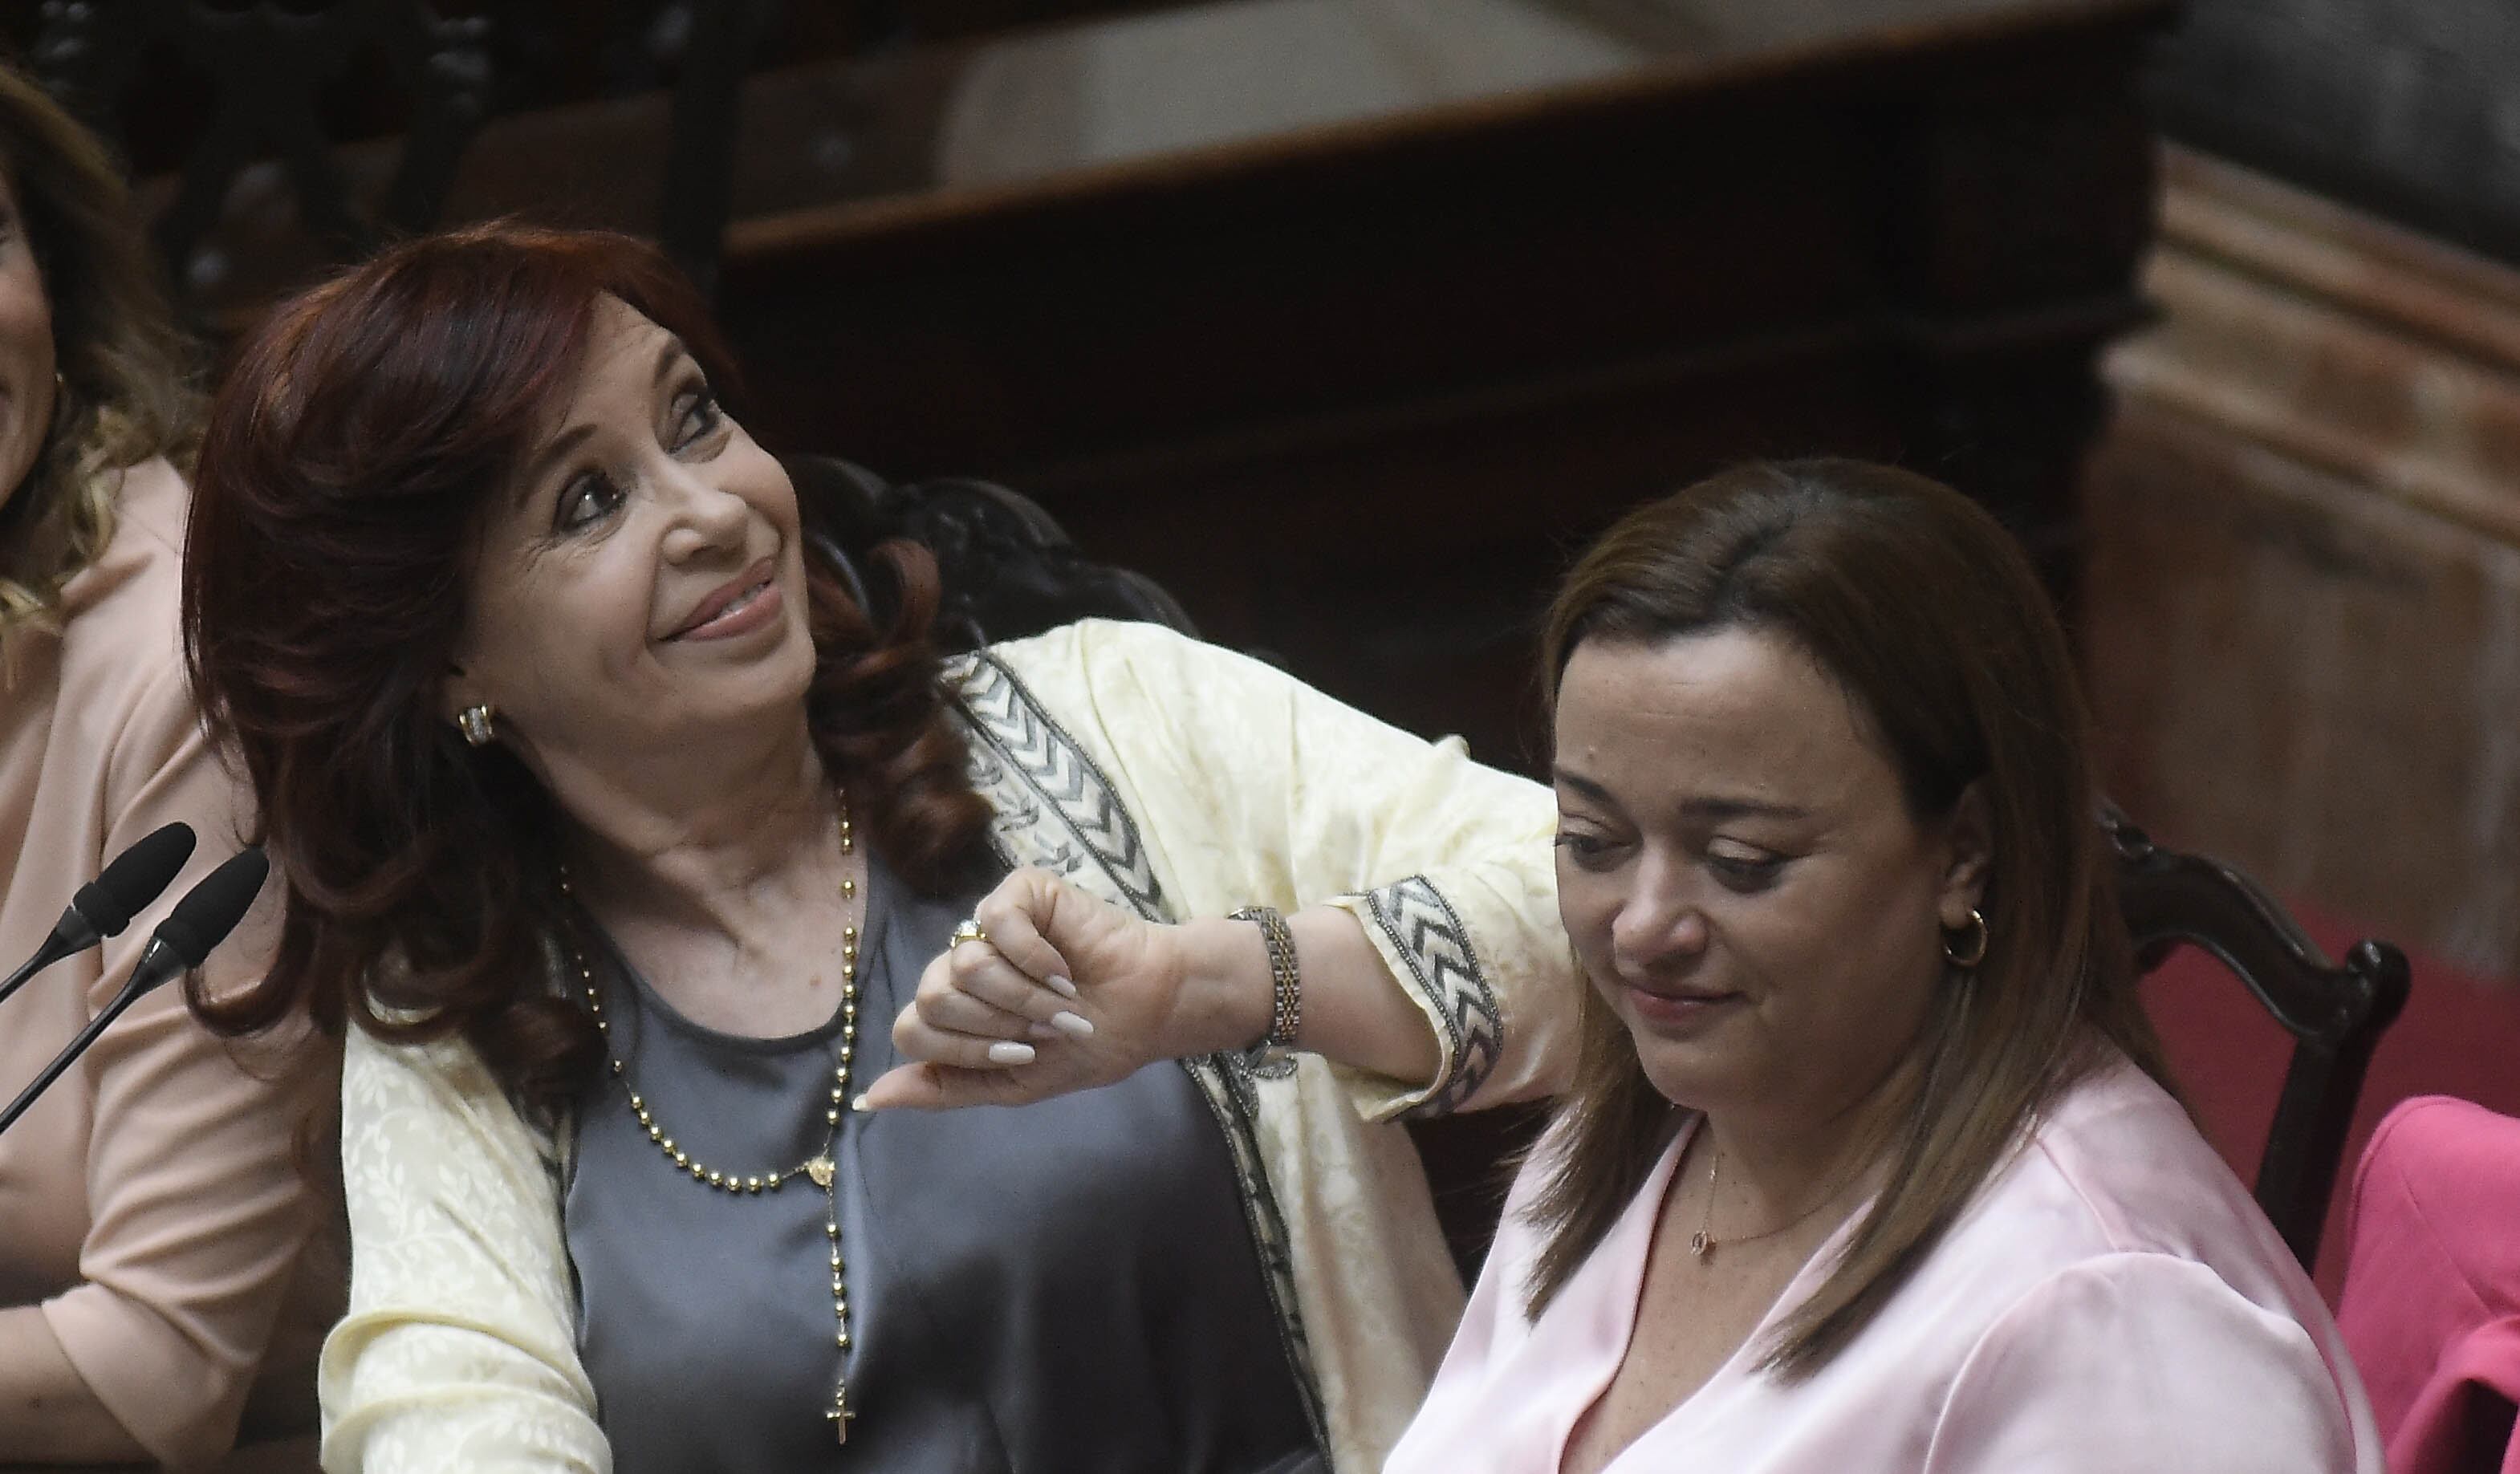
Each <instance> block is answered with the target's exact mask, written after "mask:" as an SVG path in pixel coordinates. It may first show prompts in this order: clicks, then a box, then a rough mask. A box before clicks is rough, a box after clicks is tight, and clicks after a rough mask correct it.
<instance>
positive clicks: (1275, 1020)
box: [1228, 906, 1304, 1050]
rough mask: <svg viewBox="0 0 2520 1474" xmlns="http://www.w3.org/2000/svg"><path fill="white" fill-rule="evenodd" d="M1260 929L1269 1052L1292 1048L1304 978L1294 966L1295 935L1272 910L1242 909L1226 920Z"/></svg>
mask: <svg viewBox="0 0 2520 1474" xmlns="http://www.w3.org/2000/svg"><path fill="white" fill-rule="evenodd" d="M1228 919H1230V920H1235V921H1249V922H1251V923H1252V924H1253V925H1255V926H1257V927H1259V928H1260V945H1261V946H1263V947H1264V948H1266V949H1268V953H1269V990H1270V1000H1269V1037H1268V1038H1266V1039H1264V1040H1262V1041H1261V1043H1262V1044H1264V1045H1266V1046H1267V1047H1269V1048H1271V1049H1277V1050H1291V1049H1293V1048H1294V1047H1295V1028H1296V1026H1297V1025H1298V1024H1300V1023H1302V1022H1303V1018H1304V976H1303V973H1302V972H1301V971H1300V970H1298V969H1297V967H1296V966H1295V935H1294V933H1293V932H1290V931H1288V930H1287V929H1286V918H1285V917H1284V916H1280V915H1279V914H1278V909H1277V908H1276V907H1274V906H1246V907H1244V908H1242V909H1241V910H1240V911H1238V912H1236V913H1234V915H1233V916H1231V917H1229V918H1228Z"/></svg>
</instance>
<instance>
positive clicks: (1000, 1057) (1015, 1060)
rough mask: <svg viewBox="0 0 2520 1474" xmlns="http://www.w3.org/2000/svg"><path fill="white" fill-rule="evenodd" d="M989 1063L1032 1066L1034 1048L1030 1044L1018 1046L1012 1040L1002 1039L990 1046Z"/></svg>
mask: <svg viewBox="0 0 2520 1474" xmlns="http://www.w3.org/2000/svg"><path fill="white" fill-rule="evenodd" d="M989 1063H991V1064H1030V1063H1032V1046H1031V1045H1028V1044H1017V1043H1015V1042H1014V1041H1013V1040H1012V1039H1001V1040H999V1041H998V1042H997V1043H996V1044H993V1045H991V1046H989Z"/></svg>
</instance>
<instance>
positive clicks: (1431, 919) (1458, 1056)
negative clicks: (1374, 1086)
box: [1365, 875, 1505, 1116]
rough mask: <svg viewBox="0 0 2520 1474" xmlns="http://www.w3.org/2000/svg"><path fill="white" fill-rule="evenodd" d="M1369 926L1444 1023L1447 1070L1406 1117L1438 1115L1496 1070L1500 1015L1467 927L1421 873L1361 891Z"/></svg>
mask: <svg viewBox="0 0 2520 1474" xmlns="http://www.w3.org/2000/svg"><path fill="white" fill-rule="evenodd" d="M1365 900H1366V904H1367V905H1368V906H1369V907H1371V908H1372V909H1373V919H1374V922H1375V924H1377V925H1379V926H1380V927H1381V928H1382V934H1383V935H1384V936H1386V937H1388V938H1390V940H1391V945H1392V948H1393V949H1394V950H1395V951H1397V952H1398V953H1399V954H1400V956H1401V958H1402V960H1405V961H1406V962H1408V964H1409V974H1410V975H1409V978H1408V981H1409V983H1410V984H1411V985H1412V986H1414V987H1416V988H1417V990H1418V994H1419V996H1420V997H1422V998H1424V999H1425V1000H1426V1002H1427V1003H1428V1004H1430V1005H1432V1007H1433V1012H1434V1014H1435V1016H1436V1017H1437V1018H1439V1019H1441V1020H1443V1024H1444V1033H1445V1037H1446V1049H1445V1058H1446V1060H1447V1063H1448V1069H1447V1071H1446V1073H1445V1076H1444V1078H1443V1079H1442V1080H1441V1081H1439V1082H1437V1083H1436V1086H1435V1091H1434V1093H1433V1094H1430V1095H1429V1096H1427V1098H1426V1101H1425V1103H1424V1104H1422V1105H1419V1106H1418V1107H1417V1108H1416V1109H1414V1110H1412V1111H1411V1112H1410V1113H1409V1114H1411V1115H1413V1116H1440V1115H1445V1114H1448V1113H1450V1112H1452V1111H1456V1110H1459V1109H1461V1108H1462V1106H1463V1104H1465V1103H1466V1102H1467V1101H1468V1100H1469V1098H1470V1097H1471V1096H1472V1095H1475V1094H1478V1090H1479V1087H1480V1086H1481V1085H1483V1084H1485V1083H1486V1082H1487V1078H1488V1075H1489V1074H1490V1073H1491V1072H1493V1071H1494V1070H1495V1069H1496V1065H1497V1056H1498V1054H1499V1053H1500V1052H1501V1051H1502V1050H1503V1049H1504V1045H1505V1014H1504V1013H1503V1011H1502V1010H1500V1009H1499V1008H1498V1007H1497V1001H1496V990H1495V989H1494V988H1492V987H1490V986H1488V980H1487V977H1486V975H1485V974H1483V973H1481V972H1480V971H1479V958H1478V954H1477V953H1476V952H1475V951H1473V950H1472V949H1471V947H1470V933H1469V928H1468V927H1465V926H1463V924H1462V918H1461V917H1460V916H1456V915H1454V913H1453V907H1452V903H1451V902H1449V901H1446V900H1445V899H1444V893H1443V892H1442V891H1440V890H1437V889H1436V888H1435V883H1434V882H1433V881H1431V880H1429V879H1427V878H1426V877H1425V876H1423V875H1412V876H1410V877H1409V878H1407V879H1405V880H1396V881H1394V882H1392V883H1391V884H1389V885H1386V886H1383V887H1382V888H1380V889H1379V890H1372V891H1368V892H1366V893H1365Z"/></svg>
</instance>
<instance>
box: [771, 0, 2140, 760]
mask: <svg viewBox="0 0 2520 1474" xmlns="http://www.w3.org/2000/svg"><path fill="white" fill-rule="evenodd" d="M1458 3H1460V4H1463V5H1471V4H1473V3H1475V5H1476V8H1478V9H1479V10H1480V11H1481V12H1482V14H1483V16H1484V18H1485V22H1486V24H1485V26H1484V27H1480V26H1469V27H1463V29H1462V30H1460V31H1448V30H1443V29H1439V28H1436V27H1433V26H1432V25H1431V24H1429V23H1427V22H1422V21H1421V22H1417V25H1416V28H1414V29H1413V28H1412V25H1411V23H1410V18H1411V17H1413V16H1420V15H1423V14H1427V13H1429V12H1428V8H1427V7H1425V6H1422V5H1411V4H1407V3H1404V0H1339V3H1331V0H1259V3H1246V4H1241V5H1227V6H1208V7H1199V8H1194V9H1193V10H1190V11H1182V12H1172V13H1166V14H1161V15H1155V16H1146V17H1130V18H1126V19H1123V20H1120V21H1112V22H1101V23H1098V24H1096V25H1092V26H1086V27H1077V28H1073V29H1068V30H1061V31H1053V32H1045V33H1039V34H1033V35H1027V36H1019V37H1012V38H1010V37H1003V36H1002V37H997V38H993V39H987V40H982V41H978V42H972V43H969V44H966V45H960V46H955V47H946V48H937V49H932V50H931V51H928V52H924V53H921V54H919V55H917V56H914V57H910V58H906V59H900V60H897V61H894V62H888V63H885V64H881V65H877V64H861V65H860V66H859V67H856V68H854V69H853V70H851V71H850V72H849V73H848V74H847V75H846V76H843V77H840V78H838V79H836V80H832V81H829V82H828V84H827V85H828V86H829V87H830V88H831V89H832V91H831V93H830V96H831V97H832V98H840V97H847V98H852V99H854V100H855V102H854V104H853V106H854V108H855V110H856V116H857V117H859V118H860V119H862V121H861V122H859V123H858V124H857V125H856V129H855V132H854V133H852V134H850V135H848V136H851V137H854V138H856V139H857V140H858V143H857V145H856V147H857V148H859V149H860V150H861V153H860V154H859V155H858V156H857V158H858V159H859V160H860V162H859V165H858V166H860V167H864V168H867V169H871V170H873V169H879V170H880V172H882V173H883V174H884V175H886V176H887V177H886V179H885V182H884V187H883V188H882V190H881V191H880V193H876V194H871V195H868V196H863V197H860V198H852V199H845V200H841V201H836V202H829V203H822V204H812V205H805V206H799V207H792V208H784V209H770V210H757V211H754V212H751V213H749V214H747V215H745V216H744V217H743V218H740V219H739V220H738V222H737V224H736V226H735V228H734V230H733V231H732V233H731V235H730V238H729V253H728V261H727V270H726V276H725V279H724V281H725V287H724V296H723V305H724V312H725V317H726V320H727V323H728V326H729V328H730V330H731V331H732V333H733V335H735V337H736V339H737V341H738V343H739V345H740V347H741V348H742V351H743V353H744V355H745V357H746V360H747V362H748V364H749V366H750V370H751V374H752V379H753V382H752V389H753V396H752V398H753V404H752V407H751V412H750V413H751V415H752V418H753V420H754V421H755V422H756V425H757V428H758V429H759V430H760V432H761V433H762V434H763V435H764V436H765V437H766V438H768V439H769V440H770V441H771V442H772V443H773V444H776V445H779V446H782V447H783V448H795V449H810V450H828V451H833V452H838V453H841V454H845V455H847V456H850V457H852V458H854V459H856V460H859V461H861V462H863V463H865V464H868V465H871V466H873V467H875V468H877V469H879V470H881V471H883V472H885V473H886V474H888V475H892V476H896V477H908V476H914V475H919V474H923V473H929V472H949V471H960V472H972V473H978V474H984V475H989V476H994V477H998V478H1001V479H1004V480H1007V481H1010V482H1012V483H1014V484H1017V485H1019V486H1021V487H1023V488H1024V489H1025V490H1027V491H1029V492H1031V493H1032V494H1033V495H1035V496H1037V497H1039V498H1040V499H1041V500H1042V501H1043V502H1044V503H1045V504H1046V505H1048V506H1049V507H1050V508H1051V509H1052V510H1053V511H1054V512H1056V513H1057V514H1058V515H1059V516H1060V517H1061V518H1062V519H1063V520H1065V521H1066V523H1067V524H1068V526H1069V527H1070V529H1071V530H1072V531H1073V532H1074V533H1075V534H1076V535H1077V537H1078V538H1079V540H1080V541H1082V542H1083V543H1084V544H1085V545H1086V546H1087V547H1088V548H1090V549H1091V550H1093V551H1094V552H1095V553H1096V554H1097V555H1098V556H1100V557H1104V558H1111V559H1114V560H1118V561H1123V562H1127V563H1130V564H1133V565H1135V566H1138V567H1141V568H1144V569H1146V570H1147V571H1148V572H1150V573H1152V574H1154V575H1155V576H1156V577H1157V578H1159V579H1161V580H1162V581H1164V582H1165V583H1166V584H1167V585H1168V586H1170V587H1171V588H1172V589H1174V590H1175V591H1176V592H1177V593H1178V594H1179V595H1180V596H1181V598H1182V599H1183V600H1184V602H1185V603H1187V604H1188V605H1189V607H1190V609H1191V611H1192V613H1193V616H1194V617H1196V618H1197V619H1198V620H1199V621H1200V622H1201V624H1202V626H1203V627H1204V628H1205V629H1206V630H1208V631H1209V632H1210V633H1211V634H1212V635H1213V636H1215V637H1217V638H1220V639H1222V640H1225V641H1227V642H1230V643H1233V644H1236V645H1240V646H1246V647H1253V648H1262V649H1265V650H1269V651H1273V652H1275V653H1277V654H1278V655H1280V656H1281V657H1282V658H1283V660H1284V661H1285V662H1286V663H1287V664H1288V665H1289V666H1290V667H1291V668H1292V669H1294V670H1295V671H1296V672H1298V673H1299V674H1301V675H1303V676H1304V677H1306V678H1307V679H1309V680H1312V681H1314V682H1317V683H1319V684H1321V685H1323V686H1325V687H1327V688H1328V690H1330V691H1331V692H1334V693H1336V694H1339V695H1341V696H1343V697H1345V698H1347V699H1349V700H1352V701H1355V702H1358V703H1359V704H1362V705H1364V706H1366V707H1368V708H1369V709H1372V710H1374V711H1376V712H1378V713H1380V714H1382V715H1384V716H1386V717H1388V718H1390V719H1392V720H1395V721H1398V722H1400V723H1402V724H1404V725H1407V726H1410V727H1413V728H1415V729H1417V730H1419V731H1423V732H1429V733H1433V732H1462V733H1463V734H1465V735H1466V736H1467V737H1469V739H1470V742H1471V746H1472V749H1473V751H1474V752H1476V753H1478V754H1479V755H1481V756H1483V757H1486V758H1489V759H1491V760H1496V761H1503V762H1508V763H1521V762H1525V761H1527V760H1528V759H1529V757H1530V755H1531V753H1532V752H1533V751H1534V750H1535V748H1534V746H1533V731H1532V727H1533V724H1532V721H1531V713H1532V703H1531V701H1530V699H1529V698H1530V694H1531V692H1532V691H1533V683H1532V678H1531V671H1530V658H1531V640H1530V631H1531V627H1532V620H1533V616H1534V614H1535V612H1536V610H1537V609H1538V607H1539V605H1540V603H1541V602H1542V601H1543V599H1544V598H1545V596H1546V593H1547V591H1548V589H1549V587H1550V585H1551V583H1552V581H1553V578H1554V577H1555V575H1556V574H1557V572H1558V571H1559V570H1560V568H1561V567H1562V564H1563V560H1564V559H1565V558H1566V557H1567V555H1568V554H1569V552H1570V551H1571V550H1572V549H1574V548H1575V547H1577V546H1579V545H1580V544H1581V542H1582V541H1583V540H1584V539H1585V538H1586V537H1588V536H1589V535H1591V534H1592V533H1594V532H1595V531H1597V530H1598V528H1599V527H1601V526H1602V525H1603V524H1604V523H1605V522H1606V521H1607V520H1608V519H1609V518H1610V517H1612V516H1613V515H1614V514H1616V513H1617V512H1618V511H1619V510H1620V509H1622V508H1624V507H1625V506H1627V505H1630V504H1631V503H1632V502H1633V501H1634V500H1636V499H1637V498H1639V497H1642V496H1644V495H1646V494H1649V493H1651V492H1652V491H1654V490H1655V489H1657V488H1660V487H1665V486H1668V485H1670V484H1673V483H1675V482H1677V481H1678V480H1680V479H1682V478H1685V477H1688V476H1690V475H1693V474H1696V473H1699V472H1702V471H1704V470H1706V469H1710V468H1712V467H1715V466H1717V465H1720V464H1722V463H1725V462H1728V461H1731V460H1734V459H1737V458H1740V457H1743V456H1750V455H1765V454H1797V453H1809V452H1816V451H1837V452H1847V453H1858V454H1867V455H1874V456H1885V457H1892V458H1896V459H1900V460H1903V461H1906V462H1908V463H1909V464H1912V465H1915V466H1917V467H1919V468H1921V469H1927V470H1931V471H1935V472H1937V473H1940V474H1943V475H1945V476H1947V477H1949V478H1950V479H1952V480H1954V481H1956V482H1958V484H1960V485H1961V486H1963V487H1964V488H1965V489H1967V490H1969V491H1971V492H1972V493H1974V494H1976V495H1978V496H1980V497H1982V498H1983V499H1985V500H1986V501H1987V502H1989V503H1990V504H1991V505H1993V506H1995V507H1996V508H1997V509H1998V510H1999V511H2000V512H2001V513H2002V514H2003V515H2005V516H2006V518H2007V519H2008V520H2009V521H2010V522H2011V523H2012V524H2013V525H2014V526H2015V527H2016V528H2018V529H2019V530H2020V531H2021V532H2022V533H2023V535H2024V536H2025V537H2026V538H2027V539H2028V540H2029V541H2030V543H2031V545H2032V546H2033V548H2034V549H2035V550H2036V551H2037V552H2038V553H2039V554H2040V556H2041V557H2042V558H2043V561H2044V562H2045V564H2046V566H2047V568H2048V571H2049V573H2050V575H2051V577H2052V578H2053V579H2054V580H2055V581H2056V583H2057V585H2058V586H2059V588H2060V589H2065V588H2069V586H2070V582H2071V580H2070V571H2069V570H2070V568H2071V565H2072V559H2073V557H2074V553H2075V532H2074V514H2073V508H2072V504H2071V493H2070V487H2071V483H2072V475H2073V469H2074V467H2075V465H2076V463H2077V461H2078V460H2079V458H2080V456H2081V454H2082V452H2083V450H2084V448H2085V446H2086V444H2087V443H2088V441H2089V439H2090V438H2091V435H2092V433H2093V429H2094V427H2095V424H2096V422H2097V417H2098V415H2099V412H2100V408H2101V401H2100V396H2099V392H2098V387H2097V384H2096V381H2095V380H2094V377H2093V350H2094V348H2095V347H2096V346H2097V345H2099V344H2100V343H2101V342H2102V341H2103V340H2105V339H2106V338H2107V337H2109V336H2110V335H2113V334H2115V333H2117V332H2118V331H2120V330H2122V329H2123V328H2125V327H2126V326H2128V325H2129V324H2131V323H2133V322H2134V321H2136V320H2137V319H2138V317H2139V315H2140V307H2139V304H2138V298H2137V296H2136V294H2135V292H2134V290H2133V287H2132V281H2133V275H2134V271H2135V267H2136V262H2137V258H2138V253H2139V251H2140V248H2141V246H2143V243H2144V241H2145V238H2146V235H2147V233H2148V229H2149V223H2150V198H2151V178H2152V156H2151V147H2150V140H2149V136H2148V134H2147V132H2146V130H2145V128H2144V125H2143V122H2142V120H2141V118H2140V117H2139V116H2138V112H2137V111H2136V108H2135V105H2134V103H2133V101H2132V96H2131V94H2132V84H2133V74H2134V71H2135V68H2136V66H2137V62H2138V55H2139V49H2140V47H2141V45H2142V43H2143V41H2144V39H2145V37H2146V36H2147V34H2148V33H2149V32H2150V31H2151V29H2152V28H2153V27H2154V26H2155V25H2156V23H2157V22H2160V21H2161V20H2162V19H2163V17H2164V15H2165V13H2166V11H2167V9H2168V6H2167V5H2166V4H2165V3H2163V0H2071V3H2062V0H1871V3H1849V4H1821V3H1818V0H1807V3H1792V0H1680V3H1667V4H1661V5H1646V4H1643V3H1642V0H1555V3H1549V0H1458ZM1459 14H1460V13H1458V12H1454V11H1447V12H1446V16H1447V19H1457V18H1458V16H1459ZM1515 27H1520V28H1519V29H1516V28H1515ZM1466 32H1476V33H1477V34H1481V35H1486V36H1488V37H1489V38H1490V39H1491V40H1498V38H1505V40H1510V41H1511V42H1512V44H1505V42H1504V41H1502V40H1500V41H1498V44H1493V45H1486V46H1482V45H1481V44H1479V43H1478V41H1477V40H1476V39H1475V37H1473V38H1472V39H1467V40H1465V39H1463V34H1464V33H1466ZM1517 37H1518V38H1519V39H1513V38H1517ZM1298 63H1300V64H1301V65H1300V67H1298V66H1297V64H1298ZM771 80H772V79H764V81H765V82H768V81H771ZM787 86H788V88H789V92H790V95H791V96H792V95H793V94H794V92H795V83H794V82H793V81H792V80H790V81H789V82H788V83H787ZM887 100H888V101H887ZM829 106H832V107H833V108H838V107H839V106H840V105H839V104H838V103H836V102H832V103H830V104H829ZM758 126H759V119H758V118H757V117H756V119H755V120H754V121H753V122H752V123H748V124H747V127H748V129H750V128H757V127H758ZM800 126H802V125H800V124H795V123H791V124H789V125H788V128H787V131H788V133H789V136H791V137H793V136H796V134H797V129H798V128H799V127H800ZM833 136H838V135H833ZM738 193H739V199H741V196H742V191H741V190H739V192H738Z"/></svg>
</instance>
